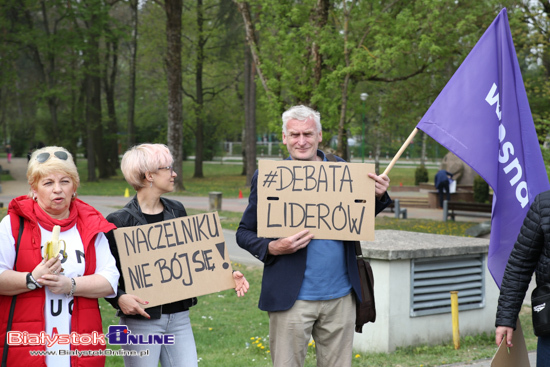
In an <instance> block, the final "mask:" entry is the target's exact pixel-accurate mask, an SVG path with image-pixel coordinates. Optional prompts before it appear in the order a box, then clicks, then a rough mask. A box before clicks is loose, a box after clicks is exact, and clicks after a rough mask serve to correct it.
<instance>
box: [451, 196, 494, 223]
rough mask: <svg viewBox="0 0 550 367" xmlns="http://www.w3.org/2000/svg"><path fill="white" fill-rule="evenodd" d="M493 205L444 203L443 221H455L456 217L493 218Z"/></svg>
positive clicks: (460, 202) (459, 202)
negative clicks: (448, 219) (449, 219)
mask: <svg viewBox="0 0 550 367" xmlns="http://www.w3.org/2000/svg"><path fill="white" fill-rule="evenodd" d="M492 208H493V206H492V204H485V203H472V202H463V201H447V200H445V201H443V221H444V222H446V221H447V218H449V217H450V218H451V220H455V216H457V215H462V216H468V217H489V218H490V217H491V210H492Z"/></svg>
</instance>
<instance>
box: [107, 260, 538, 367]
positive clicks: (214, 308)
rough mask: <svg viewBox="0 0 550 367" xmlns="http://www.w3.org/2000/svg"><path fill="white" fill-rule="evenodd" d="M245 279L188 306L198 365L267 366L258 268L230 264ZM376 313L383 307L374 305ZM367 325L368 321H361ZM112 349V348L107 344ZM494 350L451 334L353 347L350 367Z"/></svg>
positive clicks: (430, 362) (405, 366) (528, 330)
mask: <svg viewBox="0 0 550 367" xmlns="http://www.w3.org/2000/svg"><path fill="white" fill-rule="evenodd" d="M233 268H234V269H237V270H240V271H242V272H243V273H244V274H245V275H246V277H247V279H248V281H249V282H250V290H249V292H248V294H247V295H246V296H245V297H242V298H238V297H237V296H235V292H233V291H232V290H228V291H223V292H219V293H215V294H210V295H206V296H201V297H199V302H198V304H197V305H196V306H194V307H192V308H191V312H190V315H191V322H192V325H193V333H194V335H195V340H196V343H197V352H198V357H199V360H200V363H199V366H221V367H248V366H250V367H252V366H271V357H270V351H269V319H268V315H267V313H266V312H262V311H260V310H259V309H258V307H257V304H258V298H259V293H260V285H261V279H262V270H261V269H260V268H258V267H245V266H243V265H241V264H235V263H234V264H233ZM100 304H101V306H102V307H101V311H102V316H103V325H104V330H105V331H106V330H107V328H108V326H109V325H112V324H116V323H118V320H117V319H116V318H115V316H114V314H115V311H114V310H113V308H112V307H111V306H110V305H109V304H108V303H107V302H105V301H104V300H101V301H100ZM378 313H379V314H382V313H383V310H378ZM520 318H521V322H522V327H523V330H524V333H525V337H526V341H527V348H528V350H534V349H536V338H535V336H534V335H533V332H532V325H531V314H530V308H529V307H524V309H523V310H522V313H521V315H520ZM365 327H366V328H368V327H369V324H367V325H366V326H365ZM108 348H111V349H117V348H113V347H108ZM495 352H496V346H495V344H494V333H491V334H482V335H477V336H462V338H461V343H460V348H459V349H458V350H455V349H454V345H453V342H452V335H449V340H448V341H447V342H445V343H443V344H440V345H435V346H427V345H419V346H411V347H407V348H399V349H397V350H396V351H395V352H393V353H362V352H355V353H354V356H353V364H352V365H353V366H376V367H385V366H402V367H409V366H410V367H413V366H416V367H418V366H425V367H428V366H439V365H442V364H451V363H458V362H470V361H474V360H478V359H485V358H492V357H493V355H494V353H495ZM106 365H107V366H123V362H122V357H108V358H107V364H106ZM315 365H316V361H315V345H314V344H312V345H310V346H309V348H308V355H307V359H306V366H308V367H313V366H315Z"/></svg>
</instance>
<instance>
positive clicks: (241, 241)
mask: <svg viewBox="0 0 550 367" xmlns="http://www.w3.org/2000/svg"><path fill="white" fill-rule="evenodd" d="M257 183H258V171H257V170H256V172H255V173H254V176H252V180H251V186H250V196H249V197H248V206H247V207H246V209H245V211H244V213H243V216H242V218H241V222H240V223H239V228H238V229H237V244H238V245H239V246H240V247H242V248H243V249H245V250H247V251H248V252H250V253H251V254H252V255H253V256H254V257H256V258H257V259H259V260H261V261H263V262H264V263H267V262H269V261H270V260H272V256H271V255H269V254H268V251H267V250H268V247H269V243H270V242H271V241H273V239H272V238H261V237H258V217H257V213H258V185H257Z"/></svg>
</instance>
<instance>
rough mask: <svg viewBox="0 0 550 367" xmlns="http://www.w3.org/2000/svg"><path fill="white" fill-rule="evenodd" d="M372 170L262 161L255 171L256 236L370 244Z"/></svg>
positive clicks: (353, 165) (359, 166)
mask: <svg viewBox="0 0 550 367" xmlns="http://www.w3.org/2000/svg"><path fill="white" fill-rule="evenodd" d="M368 172H374V165H373V164H365V163H345V162H305V161H293V160H285V161H268V160H262V161H260V162H259V169H258V236H260V237H266V238H281V237H288V236H292V235H294V234H296V233H298V232H300V231H302V230H304V229H309V231H310V232H311V233H313V234H314V235H315V238H316V239H329V240H345V241H354V240H357V241H359V240H364V241H373V240H374V210H375V200H376V198H375V197H374V180H372V179H370V178H369V177H368V176H367V173H368Z"/></svg>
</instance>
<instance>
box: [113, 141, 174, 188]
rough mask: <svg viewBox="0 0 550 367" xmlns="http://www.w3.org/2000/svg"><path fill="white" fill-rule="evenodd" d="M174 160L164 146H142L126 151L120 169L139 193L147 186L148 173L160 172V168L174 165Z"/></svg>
mask: <svg viewBox="0 0 550 367" xmlns="http://www.w3.org/2000/svg"><path fill="white" fill-rule="evenodd" d="M173 162H174V159H173V158H172V154H171V153H170V149H168V147H167V146H166V145H164V144H148V143H146V144H140V145H136V146H134V147H132V148H130V149H128V150H127V151H126V153H124V155H123V156H122V161H121V162H120V169H121V170H122V174H123V175H124V178H125V179H126V181H127V182H128V183H129V184H130V185H132V187H133V188H134V189H135V190H136V191H138V190H139V189H141V188H142V187H144V186H145V183H144V179H145V174H146V173H147V172H150V173H155V172H158V170H159V168H161V167H167V166H170V165H172V163H173Z"/></svg>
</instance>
